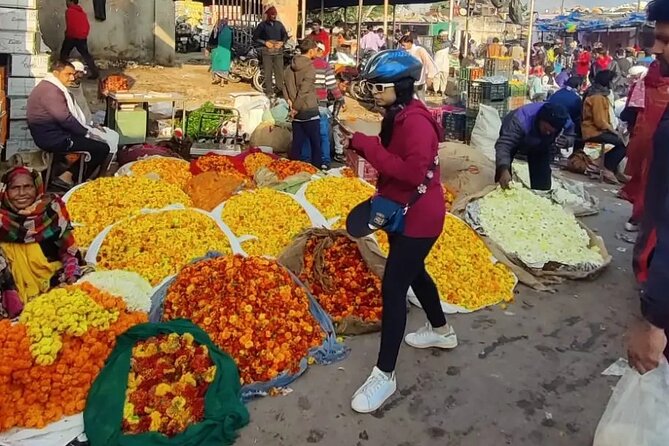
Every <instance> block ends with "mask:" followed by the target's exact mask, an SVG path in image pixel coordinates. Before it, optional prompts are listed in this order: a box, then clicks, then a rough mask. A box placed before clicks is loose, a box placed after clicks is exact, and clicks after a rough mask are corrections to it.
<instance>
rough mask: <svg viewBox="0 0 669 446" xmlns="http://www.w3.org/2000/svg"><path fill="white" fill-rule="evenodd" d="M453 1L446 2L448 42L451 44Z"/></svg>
mask: <svg viewBox="0 0 669 446" xmlns="http://www.w3.org/2000/svg"><path fill="white" fill-rule="evenodd" d="M453 3H454V0H450V1H449V2H448V40H449V41H451V42H453V37H454V36H453V32H454V30H453V7H454V6H455V5H453Z"/></svg>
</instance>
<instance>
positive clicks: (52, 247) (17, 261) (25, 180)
mask: <svg viewBox="0 0 669 446" xmlns="http://www.w3.org/2000/svg"><path fill="white" fill-rule="evenodd" d="M0 250H1V251H2V252H1V254H2V255H1V256H0V289H1V290H2V299H1V300H0V317H3V316H4V317H7V316H9V317H14V316H16V315H17V314H18V313H20V311H21V309H22V307H23V304H24V303H26V302H27V301H29V300H30V299H31V298H33V297H35V296H37V295H39V294H41V293H44V292H45V291H47V290H48V289H49V288H51V287H54V286H57V285H59V284H62V283H74V282H75V281H76V280H77V279H78V278H79V277H81V268H80V266H79V263H80V261H81V255H80V253H79V249H78V248H77V245H76V244H75V241H74V235H73V233H72V223H71V222H70V216H69V214H68V212H67V209H66V208H65V203H63V201H62V200H61V199H60V198H59V197H58V196H56V195H52V194H47V193H45V191H44V185H43V183H42V177H41V176H40V174H39V173H38V172H35V171H33V170H31V169H28V168H26V167H15V168H12V169H10V170H9V171H8V172H7V173H5V175H4V176H3V177H2V189H1V190H0Z"/></svg>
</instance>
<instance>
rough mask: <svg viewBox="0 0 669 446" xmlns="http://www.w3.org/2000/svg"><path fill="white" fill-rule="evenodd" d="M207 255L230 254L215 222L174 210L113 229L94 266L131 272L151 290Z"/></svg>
mask: <svg viewBox="0 0 669 446" xmlns="http://www.w3.org/2000/svg"><path fill="white" fill-rule="evenodd" d="M210 251H217V252H221V253H229V252H231V251H230V243H229V242H228V239H227V238H226V236H225V234H224V233H223V232H222V231H221V229H220V228H219V227H218V225H217V224H216V222H215V221H214V220H213V219H212V218H211V217H210V216H209V215H205V214H203V213H202V212H198V211H195V210H193V209H177V210H170V211H164V212H153V213H148V214H142V215H138V216H136V217H133V218H132V219H131V220H128V221H126V222H124V223H123V224H119V225H115V226H114V227H113V228H112V230H111V231H110V232H109V234H107V236H106V237H105V239H104V241H103V243H102V246H101V247H100V251H99V252H98V255H97V262H98V265H99V266H100V268H103V269H123V270H128V271H134V272H136V273H138V274H139V275H140V276H142V277H144V278H145V279H147V280H148V281H149V282H150V283H151V284H152V285H154V286H155V285H157V284H158V283H160V282H161V281H162V280H163V279H164V278H165V277H167V276H169V275H172V274H174V273H176V272H177V271H178V270H179V268H180V267H181V266H183V265H185V264H187V263H188V262H190V261H191V260H193V259H195V258H197V257H201V256H203V255H205V254H206V253H207V252H210Z"/></svg>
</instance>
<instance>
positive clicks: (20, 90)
mask: <svg viewBox="0 0 669 446" xmlns="http://www.w3.org/2000/svg"><path fill="white" fill-rule="evenodd" d="M41 81H42V79H41V78H38V77H10V78H9V80H8V81H7V96H9V97H23V98H25V97H28V96H30V92H31V91H33V88H35V86H36V85H37V84H39V83H40V82H41Z"/></svg>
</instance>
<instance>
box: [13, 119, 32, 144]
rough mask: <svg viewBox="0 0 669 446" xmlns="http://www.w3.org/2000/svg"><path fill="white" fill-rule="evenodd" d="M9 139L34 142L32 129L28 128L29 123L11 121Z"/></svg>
mask: <svg viewBox="0 0 669 446" xmlns="http://www.w3.org/2000/svg"><path fill="white" fill-rule="evenodd" d="M9 139H10V140H14V141H28V140H30V141H32V136H31V135H30V129H29V128H28V121H26V120H22V121H10V122H9Z"/></svg>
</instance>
